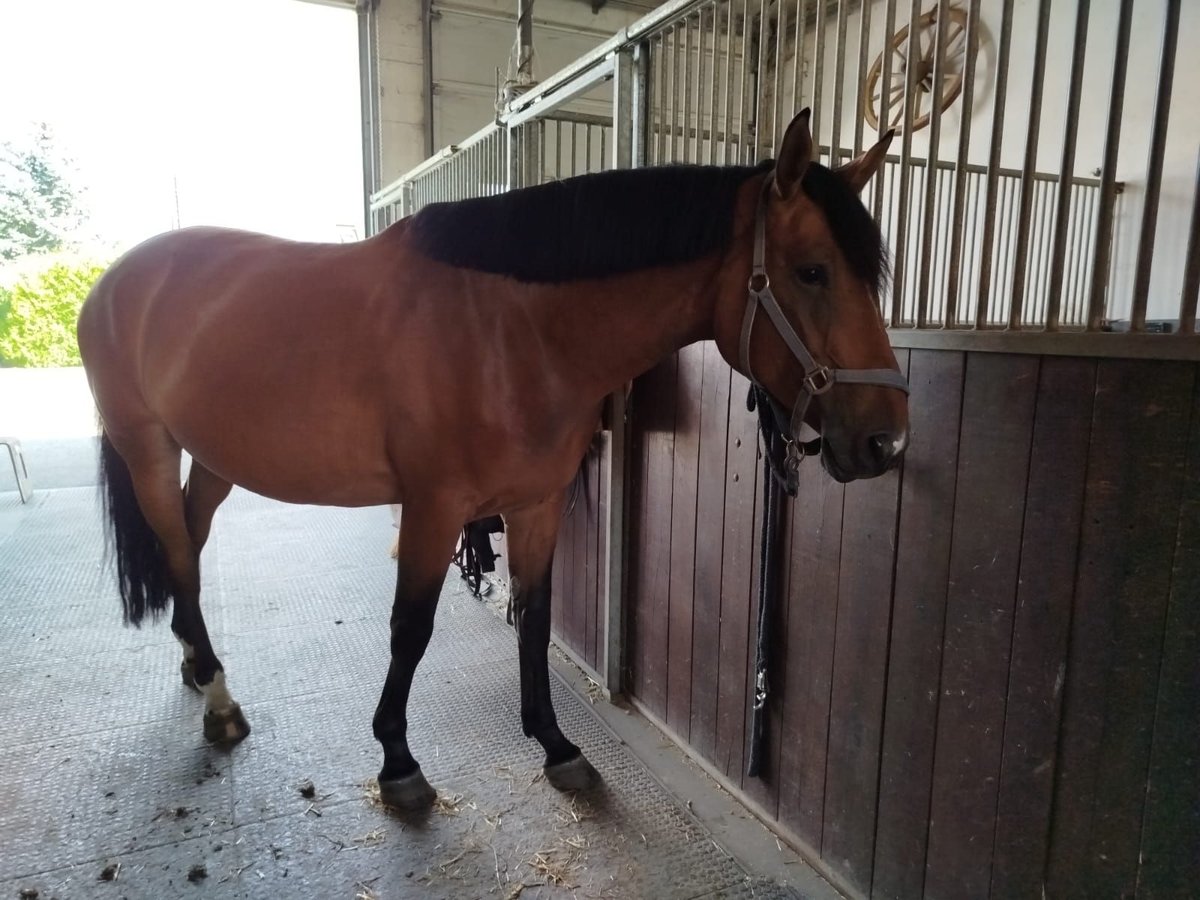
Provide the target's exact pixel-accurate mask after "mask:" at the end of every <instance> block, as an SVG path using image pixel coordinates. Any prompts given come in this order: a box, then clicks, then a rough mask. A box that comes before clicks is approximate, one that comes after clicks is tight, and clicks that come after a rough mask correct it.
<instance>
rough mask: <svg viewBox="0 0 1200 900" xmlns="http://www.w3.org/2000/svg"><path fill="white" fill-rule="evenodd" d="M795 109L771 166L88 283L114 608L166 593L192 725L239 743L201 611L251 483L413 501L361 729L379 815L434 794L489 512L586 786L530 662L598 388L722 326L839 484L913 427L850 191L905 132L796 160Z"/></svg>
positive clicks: (524, 629) (157, 256) (876, 265)
mask: <svg viewBox="0 0 1200 900" xmlns="http://www.w3.org/2000/svg"><path fill="white" fill-rule="evenodd" d="M808 118H809V116H808V111H807V110H805V111H804V112H802V113H800V114H799V115H798V116H797V117H796V118H795V119H794V120H793V121H792V122H791V124H790V126H789V127H788V129H787V132H786V134H785V136H784V139H783V142H782V145H781V147H780V150H779V156H778V159H777V161H776V162H775V163H774V165H773V166H772V165H771V164H764V165H761V166H757V167H664V168H661V169H657V168H656V169H640V170H632V171H613V172H606V173H602V174H596V175H586V176H582V177H579V178H576V179H570V180H567V181H563V182H557V183H551V184H547V185H542V186H538V187H532V188H528V189H525V190H517V191H513V192H511V193H508V194H505V195H501V196H496V197H489V198H483V199H475V200H467V201H463V202H458V203H446V204H436V205H432V206H429V207H426V208H425V209H423V210H422V211H420V212H419V213H417V214H416V215H415V216H412V217H410V218H407V219H404V220H402V221H400V222H397V223H396V224H394V225H392V226H391V227H389V228H388V229H386V230H385V231H383V232H382V233H380V234H378V235H376V236H374V237H372V238H370V239H368V240H364V241H362V242H360V243H356V244H349V245H334V244H329V245H324V244H309V243H297V242H291V241H286V240H282V239H277V238H272V237H267V236H263V235H256V234H248V233H243V232H238V231H232V230H225V229H218V228H189V229H185V230H182V231H176V232H173V233H170V234H166V235H161V236H159V237H156V238H152V239H151V240H149V241H147V242H146V243H143V244H141V245H140V246H138V247H136V248H135V249H133V250H131V251H130V252H129V253H128V254H126V255H125V256H124V257H123V258H122V259H120V260H119V261H118V262H116V263H115V264H114V265H113V266H112V267H111V268H110V269H109V270H108V271H107V272H106V273H105V274H104V275H103V277H102V278H101V279H100V280H99V281H98V282H97V284H96V286H95V287H94V289H93V290H92V292H91V294H90V295H89V297H88V298H87V301H86V302H85V303H84V305H83V308H82V311H81V313H80V316H79V323H78V337H79V348H80V351H81V353H82V356H83V362H84V366H85V368H86V370H87V376H88V381H89V384H90V385H91V389H92V392H93V395H94V397H95V401H96V406H97V409H98V411H99V413H100V418H101V422H102V434H101V439H100V456H101V480H102V492H103V498H104V501H105V507H106V516H107V519H108V522H109V527H110V529H111V534H112V537H113V547H114V550H115V552H114V555H115V558H116V568H117V580H118V583H119V587H120V593H121V598H122V603H123V606H124V615H125V619H126V621H127V623H130V624H133V625H139V624H140V623H141V622H142V621H143V619H144V618H145V616H146V615H147V614H149V615H150V616H151V617H152V618H157V617H158V616H159V614H161V613H162V612H163V611H165V609H166V607H167V605H168V603H173V606H172V612H171V628H172V631H173V632H174V633H175V635H176V636H177V638H178V639H179V641H180V642H181V644H182V645H183V663H182V666H181V671H182V674H183V679H184V681H185V683H187V684H188V685H191V686H193V687H195V688H197V689H199V690H200V691H201V692H202V693H203V694H204V698H205V713H204V734H205V737H206V738H207V739H209V740H211V741H213V742H219V743H223V744H230V745H232V744H234V743H236V742H237V741H239V740H241V739H242V738H244V737H245V736H246V735H247V734H248V733H249V730H250V729H249V725H248V723H247V722H246V719H245V717H244V716H243V714H242V712H241V709H240V707H239V706H238V704H237V703H235V702H234V700H233V697H232V696H231V694H230V692H229V687H228V685H227V683H226V680H225V674H224V671H223V668H222V666H221V663H220V661H219V660H218V659H217V656H216V653H215V652H214V650H213V646H212V642H211V641H210V639H209V635H208V632H207V630H206V628H205V624H204V619H203V617H202V615H201V612H200V553H201V549H202V548H203V547H204V544H205V541H206V540H207V538H208V536H209V529H210V526H211V523H212V519H213V515H214V513H215V511H216V509H217V507H218V505H219V504H220V503H221V502H222V501H223V500H224V499H225V497H226V496H227V495H228V494H229V492H230V490H231V488H232V486H233V485H235V484H237V485H241V486H242V487H244V488H247V489H249V490H251V491H254V492H256V493H259V494H262V495H265V496H267V497H272V498H276V499H278V500H283V501H289V502H294V503H308V504H327V505H339V506H373V505H383V504H403V508H404V516H403V523H402V527H401V534H400V547H399V559H398V566H397V581H396V593H395V600H394V604H393V607H392V613H391V622H390V624H391V639H390V650H391V663H390V666H389V668H388V671H387V676H386V679H385V681H384V685H383V692H382V696H381V697H380V699H379V705H378V708H377V710H376V712H375V716H374V719H373V730H374V734H375V737H376V739H377V740H378V741H379V742H380V744H381V745H382V748H383V766H382V769H381V771H380V773H379V785H380V791H381V795H382V797H383V799H384V800H385V801H386V802H387V803H388V804H390V805H393V806H398V807H401V808H406V809H421V808H425V807H427V806H428V805H429V804H430V803H432V801H433V800H434V799H435V797H436V792H435V791H434V789H433V788H432V787H431V786H430V785H429V783H428V782H427V781H426V779H425V777H424V775H423V774H422V772H421V767H420V765H419V764H418V763H417V761H416V760H415V759H414V758H413V756H412V753H411V752H410V751H409V746H408V739H407V719H406V716H407V705H408V697H409V688H410V686H411V684H412V679H413V673H414V670H415V669H416V667H417V664H418V662H419V661H420V659H421V657H422V655H423V654H424V652H425V649H426V646H427V644H428V642H429V639H430V636H431V634H432V632H433V622H434V611H435V608H436V606H437V602H438V595H439V592H440V590H441V587H442V583H443V580H444V578H445V575H446V570H447V568H448V565H449V561H450V558H451V554H452V551H453V548H454V545H455V539H456V537H457V535H458V534H459V532H460V531H461V530H462V527H463V524H464V523H465V522H467V521H470V520H474V519H479V518H482V517H484V516H489V515H494V514H502V515H503V516H504V518H505V520H506V524H507V529H508V552H509V568H510V570H511V576H512V589H511V590H512V598H513V600H512V602H513V607H514V613H515V627H516V632H517V639H518V657H519V664H520V676H521V678H520V682H521V700H520V708H521V723H522V727H523V730H524V733H525V735H526V736H527V737H529V736H531V737H533V738H535V739H537V740H538V741H539V742H540V744H541V746H542V747H543V748H544V750H545V768H544V772H545V776H546V778H547V780H548V781H549V782H550V783H551V784H552V785H554V786H555V787H556V788H558V789H560V790H578V789H583V788H587V787H589V786H592V785H594V784H596V783H597V782H598V781H599V775H598V773H597V772H596V770H595V769H594V768H593V767H592V766H591V764H590V763H589V762H588V761H587V760H586V759H585V758H584V757H583V755H582V754H581V753H580V751H579V748H578V747H576V746H575V745H574V744H573V743H571V742H570V741H569V740H568V739H567V738H566V737H565V736H564V735H563V733H562V731H560V729H559V727H558V724H557V720H556V718H555V714H554V709H553V707H552V705H551V701H550V684H549V677H548V676H549V673H548V668H547V659H546V654H547V649H548V644H549V638H550V571H551V560H552V557H553V553H554V544H555V539H556V535H557V531H558V527H559V522H560V519H561V517H562V512H563V509H564V498H565V496H566V494H567V490H568V488H569V486H570V484H571V482H572V480H573V478H574V476H575V473H576V471H577V469H578V467H579V464H580V461H581V460H582V458H583V456H584V453H585V450H586V448H587V446H588V443H589V441H590V440H591V439H592V433H593V430H594V427H595V423H596V421H597V419H598V418H599V414H600V407H601V404H602V402H603V400H604V398H605V397H606V396H607V395H608V394H609V393H611V392H612V391H614V390H617V389H618V388H620V387H621V386H622V385H623V384H625V383H626V382H627V381H629V380H630V379H632V378H634V377H635V376H637V375H638V374H639V373H642V372H645V371H647V370H648V369H650V368H651V367H652V366H653V365H654V364H655V363H656V362H658V361H659V360H661V359H663V358H664V357H666V356H667V355H668V354H670V353H672V352H673V351H675V350H677V349H678V348H680V347H682V346H684V345H686V344H689V343H691V342H694V341H699V340H704V339H715V341H716V344H717V346H718V347H719V348H720V351H721V353H722V354H723V356H724V358H725V359H726V361H727V362H729V363H730V364H731V365H732V366H733V367H734V368H736V369H737V370H738V371H740V372H742V373H743V374H744V375H747V376H749V377H751V378H752V379H753V381H754V382H755V383H756V384H758V385H760V386H761V387H762V388H764V389H765V390H766V391H767V393H768V394H769V395H770V397H771V398H772V399H773V401H774V402H775V403H777V404H778V407H779V412H780V416H781V418H782V419H785V420H787V415H788V414H787V409H788V407H791V409H792V412H791V417H790V420H787V421H786V422H785V424H786V425H787V427H788V428H789V430H790V432H791V435H792V437H796V436H797V432H798V429H799V428H800V425H801V424H802V423H804V422H807V423H808V424H810V425H811V426H813V427H815V428H816V429H817V430H818V431H819V432H820V435H821V448H822V449H821V457H822V460H823V463H824V466H825V468H826V469H827V470H828V472H829V473H830V474H831V475H832V476H833V477H835V478H837V479H839V480H842V481H846V480H850V479H852V478H860V477H873V476H876V475H879V474H880V473H882V472H884V471H885V470H886V469H888V468H889V467H890V466H892V465H893V464H894V463H895V462H896V461H897V460H898V459H899V457H900V455H901V453H902V452H903V450H904V447H905V444H906V441H907V429H908V403H907V396H906V392H907V386H906V383H905V381H904V379H903V377H902V376H901V375H900V374H899V371H898V368H897V365H896V359H895V356H894V354H893V353H892V349H891V346H890V344H889V342H888V337H887V332H886V330H885V329H884V326H883V323H882V320H881V318H880V315H879V312H878V307H877V300H878V294H879V291H880V290H882V288H883V286H884V283H885V280H886V277H887V256H886V250H885V249H884V245H883V241H882V238H881V235H880V232H879V229H878V227H877V226H876V225H875V223H874V222H873V221H872V219H871V218H870V216H869V215H868V214H867V212H866V210H865V208H864V207H863V205H862V203H861V201H860V200H859V198H858V196H857V192H859V191H860V190H861V189H862V188H863V186H864V185H865V184H866V183H867V181H868V180H869V179H870V178H871V177H872V175H874V174H875V172H876V171H877V170H878V169H879V167H880V165H881V164H882V162H883V159H884V153H885V151H886V149H887V145H888V141H889V140H890V137H891V136H890V134H889V135H888V136H887V137H886V138H884V139H883V140H882V141H880V142H879V143H878V144H877V145H875V146H874V147H873V148H871V149H870V150H868V151H867V152H865V153H864V154H862V155H861V156H860V157H858V158H857V159H854V160H853V161H851V162H849V163H848V164H846V165H845V166H843V167H841V168H839V169H837V170H836V171H831V170H829V169H827V168H825V167H824V166H821V165H820V164H819V163H817V162H814V161H813V160H812V139H811V136H810V133H809V128H808ZM748 280H749V289H747V281H748ZM760 310H761V311H762V312H764V313H765V317H764V316H759V315H758V312H759V311H760ZM766 319H769V320H770V321H769V322H768V321H766ZM756 323H757V324H756ZM801 336H802V337H801ZM810 400H812V401H813V402H812V403H810V402H809V401H810ZM183 450H186V451H187V452H188V453H189V454H190V456H191V458H192V463H191V468H190V471H189V473H188V475H187V478H186V482H185V483H184V484H183V485H182V486H181V483H180V461H181V451H183Z"/></svg>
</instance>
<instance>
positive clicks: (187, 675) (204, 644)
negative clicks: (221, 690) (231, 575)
mask: <svg viewBox="0 0 1200 900" xmlns="http://www.w3.org/2000/svg"><path fill="white" fill-rule="evenodd" d="M232 487H233V485H231V484H230V483H229V482H228V481H225V480H224V479H222V478H218V477H217V476H216V475H214V474H213V473H212V472H211V471H209V470H208V469H206V468H205V467H204V466H202V465H201V464H200V463H199V462H197V461H196V460H192V465H191V469H190V470H189V472H188V479H187V484H186V485H185V486H184V489H183V508H184V519H185V521H186V523H187V530H188V535H189V536H190V537H191V540H192V546H193V547H194V548H195V551H196V559H197V565H198V564H199V558H200V555H201V551H203V549H204V545H205V543H206V542H207V541H208V535H209V531H210V529H211V528H212V518H213V514H214V513H216V511H217V507H218V506H220V504H221V501H222V500H224V499H225V498H226V497H228V496H229V491H230V489H231V488H232ZM193 597H194V598H195V602H191V600H192V598H193ZM171 630H172V631H173V632H174V633H175V637H176V638H178V639H179V643H180V644H182V645H183V662H182V663H181V664H180V667H179V671H180V674H181V675H182V677H183V683H184V684H186V685H188V686H189V687H193V688H196V690H200V687H199V686H198V684H197V682H196V652H197V651H196V648H197V647H198V646H199V647H201V656H202V658H204V659H205V660H211V662H210V663H209V664H208V666H203V665H202V666H201V673H202V674H209V672H210V670H211V673H212V674H214V675H215V673H216V671H218V670H220V668H221V665H220V663H219V662H217V661H216V655H215V653H214V652H213V649H212V643H211V641H210V640H209V637H208V629H207V627H206V626H205V624H204V617H203V616H202V615H201V613H200V601H199V591H197V592H196V594H195V595H191V594H184V595H182V596H181V597H178V598H176V600H175V604H174V610H173V612H172V615H171Z"/></svg>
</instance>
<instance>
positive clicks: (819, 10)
mask: <svg viewBox="0 0 1200 900" xmlns="http://www.w3.org/2000/svg"><path fill="white" fill-rule="evenodd" d="M826 12H827V10H826V8H825V0H817V5H816V12H815V13H814V14H813V18H814V20H815V21H814V23H813V28H814V40H813V94H812V120H811V121H810V122H809V126H810V128H811V130H812V142H813V146H814V147H816V148H818V149H817V154H818V155H820V149H819V148H820V146H821V107H822V106H824V104H823V103H822V102H821V101H822V97H823V95H824V87H825V13H826Z"/></svg>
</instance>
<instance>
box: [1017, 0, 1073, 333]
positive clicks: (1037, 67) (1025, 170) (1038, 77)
mask: <svg viewBox="0 0 1200 900" xmlns="http://www.w3.org/2000/svg"><path fill="white" fill-rule="evenodd" d="M1080 5H1081V6H1086V4H1080ZM1037 16H1038V22H1037V38H1036V39H1035V42H1034V51H1033V80H1032V82H1031V83H1030V88H1029V126H1028V130H1027V131H1026V133H1025V162H1024V165H1023V166H1022V167H1021V196H1020V200H1019V202H1018V206H1017V239H1016V251H1017V252H1016V260H1015V267H1014V269H1013V282H1012V289H1011V292H1010V294H1009V297H1010V302H1009V307H1008V327H1009V328H1010V329H1011V330H1013V331H1019V330H1020V328H1021V326H1022V324H1023V319H1022V316H1023V314H1024V308H1025V290H1026V281H1027V280H1028V272H1027V268H1028V265H1029V224H1030V221H1031V218H1032V216H1033V203H1034V199H1035V197H1034V191H1033V173H1034V170H1035V169H1036V168H1037V151H1038V137H1039V134H1040V131H1041V125H1042V82H1044V81H1045V80H1046V42H1047V40H1048V39H1049V37H1050V0H1039V3H1038V11H1037ZM1063 139H1064V141H1065V142H1066V143H1068V144H1070V143H1072V142H1073V141H1074V135H1072V134H1070V133H1069V132H1068V134H1067V135H1065V136H1064V138H1063Z"/></svg>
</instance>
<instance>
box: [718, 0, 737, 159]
mask: <svg viewBox="0 0 1200 900" xmlns="http://www.w3.org/2000/svg"><path fill="white" fill-rule="evenodd" d="M733 4H734V0H729V19H728V21H727V22H726V23H725V25H726V29H725V78H724V79H723V82H724V94H725V135H724V140H723V146H722V148H721V149H722V150H723V154H722V160H723V162H724V163H725V164H726V165H728V164H729V163H731V162H733V81H734V75H733V52H734V41H733V38H734V32H735V31H736V30H737V16H735V15H734V10H733Z"/></svg>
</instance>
